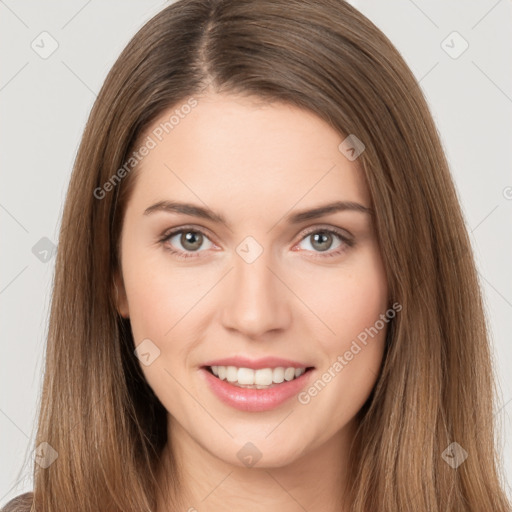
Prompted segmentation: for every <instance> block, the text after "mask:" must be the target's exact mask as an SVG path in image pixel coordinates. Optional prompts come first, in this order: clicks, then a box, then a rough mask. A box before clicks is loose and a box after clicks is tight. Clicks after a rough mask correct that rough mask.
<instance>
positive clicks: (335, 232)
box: [159, 226, 355, 259]
mask: <svg viewBox="0 0 512 512" xmlns="http://www.w3.org/2000/svg"><path fill="white" fill-rule="evenodd" d="M188 232H191V233H201V234H202V235H203V236H205V237H206V238H208V240H209V236H208V235H207V233H205V232H204V231H203V230H201V229H198V228H195V227H188V226H182V227H180V228H178V229H174V230H172V231H170V232H168V233H166V234H165V235H164V236H163V237H162V238H160V240H159V242H160V243H161V244H165V243H166V242H168V241H169V240H170V239H171V238H172V237H173V236H174V235H177V234H180V233H188ZM315 233H326V234H332V235H335V236H337V237H338V238H339V239H340V240H341V242H342V244H343V245H341V246H340V247H338V249H336V250H335V251H331V252H326V253H325V254H322V253H320V252H317V254H318V256H314V257H320V258H328V257H334V256H338V255H340V254H341V253H343V252H345V251H346V250H347V249H349V248H351V247H353V246H354V245H355V242H354V240H352V239H350V238H348V237H347V236H345V235H344V234H343V233H342V232H341V231H340V230H338V229H335V228H321V227H315V228H314V229H311V230H309V231H307V232H306V233H304V235H303V237H302V238H301V239H300V242H302V240H304V239H306V238H307V237H308V236H310V235H313V234H315ZM164 247H165V250H166V251H169V252H170V253H171V254H174V255H175V256H177V257H178V258H181V259H187V258H197V257H198V256H197V255H196V253H187V252H184V251H177V250H176V249H172V248H171V247H170V246H168V245H164ZM200 252H202V251H200Z"/></svg>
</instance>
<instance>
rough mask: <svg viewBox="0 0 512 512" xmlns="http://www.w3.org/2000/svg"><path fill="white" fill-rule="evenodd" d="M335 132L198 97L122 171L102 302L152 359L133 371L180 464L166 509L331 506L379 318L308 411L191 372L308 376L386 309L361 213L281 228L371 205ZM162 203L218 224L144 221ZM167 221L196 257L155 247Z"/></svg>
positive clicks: (252, 103) (228, 98) (177, 244)
mask: <svg viewBox="0 0 512 512" xmlns="http://www.w3.org/2000/svg"><path fill="white" fill-rule="evenodd" d="M175 108H176V107H173V108H172V109H170V110H169V111H168V112H165V113H164V114H163V115H162V116H161V117H160V118H159V119H157V120H156V121H155V123H154V124H153V125H152V126H151V127H150V128H149V130H148V132H147V134H151V132H152V130H153V129H154V128H155V127H157V126H158V125H159V124H160V123H161V122H163V121H165V120H168V119H169V116H170V114H171V112H172V111H174V109H175ZM147 134H146V135H147ZM343 139H344V137H343V136H341V135H340V134H339V133H337V132H336V131H335V130H333V128H331V127H330V126H329V125H328V124H326V123H325V122H324V121H323V120H321V119H319V118H318V117H317V116H315V115H314V114H312V113H310V112H308V111H305V110H301V109H299V108H297V107H293V106H289V105H286V104H282V103H272V104H269V103H265V102H263V101H261V100H256V99H248V98H242V97H238V96H232V95H213V94H210V95H208V96H205V97H201V98H199V101H198V105H197V106H196V107H195V108H193V109H192V111H191V112H190V113H189V114H188V115H186V116H184V118H183V119H180V122H179V124H178V125H176V126H175V127H174V129H173V130H172V131H170V132H169V133H168V134H166V135H165V137H164V138H163V140H162V141H161V142H159V143H158V145H157V146H156V147H155V148H154V149H152V150H151V151H150V152H149V154H148V155H147V156H146V157H145V158H144V159H143V160H142V162H141V164H140V165H139V168H138V169H137V172H139V173H140V175H139V176H138V180H137V182H136V185H135V188H134V191H133V195H132V196H131V198H130V200H129V202H128V204H127V208H126V211H125V215H124V222H123V228H122V233H121V270H122V276H117V277H116V279H117V283H118V290H119V302H118V309H119V312H120V314H122V315H123V316H124V317H127V318H128V317H129V318H130V322H131V327H132V332H133V336H134V340H135V345H138V344H139V343H141V342H142V340H144V339H146V338H149V339H150V340H151V341H152V343H154V345H156V346H157V347H158V349H159V350H160V355H159V357H157V358H156V359H155V360H154V361H153V362H152V363H151V364H150V365H149V366H144V365H142V369H143V371H144V374H145V377H146V378H147V381H148V383H149V384H150V386H151V387H152V389H153V390H154V391H155V393H156V395H157V396H158V398H159V399H160V401H161V402H162V404H163V405H164V406H165V408H166V410H167V411H168V413H169V414H168V429H169V439H171V443H172V446H173V452H172V456H173V457H175V458H176V460H177V461H178V462H179V464H180V465H181V467H182V473H181V474H182V480H183V487H182V488H181V490H180V492H179V494H178V496H177V497H175V498H177V499H178V500H179V502H180V504H181V505H182V508H180V510H189V509H191V510H194V509H192V507H194V508H195V509H197V510H199V511H212V512H213V511H220V510H223V511H224V510H236V509H241V510H245V511H249V512H251V511H266V512H269V511H279V512H291V511H299V510H304V509H306V510H309V511H315V510H322V511H323V512H326V511H334V510H336V511H339V510H343V509H344V505H343V498H344V497H343V495H342V492H341V488H342V485H343V483H345V481H346V478H347V475H349V473H350V468H349V467H348V466H347V462H346V461H347V457H348V452H349V449H350V444H351V442H352V440H353V436H354V433H355V429H356V427H357V423H356V419H355V416H356V414H357V412H358V411H359V410H360V408H361V406H362V405H363V404H364V403H365V401H366V399H367V398H368V396H369V394H370V392H371V390H372V389H373V387H374V385H375V381H376V375H377V374H378V372H379V368H380V365H381V362H382V357H383V351H384V343H385V334H386V328H387V324H386V325H385V327H384V328H382V329H381V330H380V331H379V333H378V335H376V336H374V337H373V338H370V341H369V342H368V344H367V345H366V346H365V347H364V348H363V349H362V350H361V351H360V352H359V353H358V354H357V355H355V356H354V358H353V359H352V360H351V361H350V362H348V364H347V365H346V366H344V368H343V370H342V371H340V372H338V373H337V374H336V376H335V377H334V378H332V380H331V381H330V382H329V383H328V384H327V385H326V386H325V387H324V388H323V389H322V390H321V392H319V393H318V394H317V396H315V397H312V398H311V401H310V402H309V403H308V404H301V403H299V401H298V400H297V397H293V398H291V399H290V400H288V401H287V402H285V403H284V404H282V405H281V406H279V407H277V408H276V409H273V410H270V411H265V412H245V411H239V410H236V409H233V408H231V407H229V406H228V405H225V404H224V403H222V402H221V401H220V400H219V399H218V398H217V397H216V395H214V394H213V393H212V392H211V390H210V389H209V387H208V386H206V384H205V382H204V379H203V378H201V375H200V370H199V368H200V367H201V366H202V365H203V364H204V363H205V362H206V361H208V360H212V359H218V358H221V357H227V356H232V355H233V356H234V355H245V356H248V357H250V358H252V359H255V358H259V357H264V356H267V355H272V356H277V357H283V358H287V359H293V360H296V361H300V362H304V363H307V366H314V367H315V369H314V370H313V372H314V376H310V379H311V380H310V381H309V382H310V383H314V382H315V380H317V379H318V378H320V377H321V375H322V373H323V372H325V371H327V370H328V369H329V367H332V365H333V363H334V362H335V361H336V360H337V358H338V356H340V355H343V354H344V353H345V352H346V351H347V350H348V349H349V348H350V346H351V343H352V341H353V340H354V339H356V337H357V336H358V334H360V333H361V332H362V331H364V329H365V328H368V327H370V326H373V325H374V324H375V322H376V321H377V320H378V319H379V315H381V314H383V313H385V312H386V310H387V309H388V308H389V307H390V305H389V303H388V300H387V297H388V288H387V281H386V276H385V272H384V267H383V264H382V260H381V256H380V252H379V247H378V243H377V238H376V233H375V230H374V226H373V223H372V219H371V216H370V215H367V214H364V213H360V212H356V211H348V210H347V211H341V212H336V213H331V214H328V215H325V216H323V217H321V218H319V219H314V220H309V221H305V222H302V223H301V224H298V225H292V224H289V223H287V222H286V221H285V217H286V216H287V215H288V214H290V213H295V212H297V211H299V210H306V209H311V208H313V207H317V206H319V205H323V204H325V203H328V202H332V201H336V200H347V201H354V202H357V203H360V204H362V205H364V206H366V207H369V208H370V207H371V201H370V196H369V193H368V190H367V187H366V183H365V180H364V176H363V174H362V171H361V169H360V168H359V166H358V162H357V160H355V161H349V160H348V159H347V158H346V157H345V156H344V155H343V154H342V153H341V152H340V151H339V149H338V145H339V144H340V143H341V142H342V140H343ZM171 199H172V200H176V201H184V202H185V201H186V202H191V203H194V204H197V205H199V206H203V207H204V206H205V205H206V206H208V207H209V208H210V209H212V210H213V211H215V212H219V213H221V214H222V215H224V216H225V217H226V219H227V220H228V222H229V223H230V224H231V229H228V228H227V227H226V226H224V225H222V224H218V223H215V222H213V221H210V220H206V219H203V218H198V217H194V216H189V215H184V214H181V213H169V212H155V213H153V214H151V215H144V211H145V209H146V208H148V207H149V206H151V205H153V204H154V203H157V202H159V201H162V200H171ZM180 226H187V227H188V228H190V227H192V228H194V229H200V230H202V231H204V232H205V235H206V236H205V237H204V238H203V243H202V245H201V240H199V241H196V242H194V243H195V244H196V245H195V247H199V249H197V250H196V251H194V250H193V249H192V250H191V249H190V247H191V245H190V244H189V245H187V244H186V240H185V239H184V238H182V237H181V234H178V235H174V236H173V237H172V239H170V240H168V241H166V242H161V241H160V240H161V239H162V238H163V237H164V236H165V234H166V232H168V231H169V230H170V229H171V228H178V227H180ZM314 227H318V231H321V230H322V228H324V229H325V228H339V229H340V230H342V232H343V233H344V234H346V235H349V236H350V237H351V238H352V239H353V240H354V241H355V245H354V246H352V247H349V246H347V245H346V244H345V243H344V242H343V241H342V240H340V239H339V238H337V236H336V235H333V238H332V240H331V245H330V246H329V241H327V242H324V245H323V246H322V245H321V243H320V244H319V243H318V242H317V243H315V240H314V237H313V234H312V233H308V234H307V235H305V232H306V228H314ZM314 233H315V232H314ZM249 235H250V236H252V237H253V238H254V239H255V240H256V241H257V242H258V243H259V244H260V246H261V247H262V248H263V252H262V254H261V255H260V256H259V257H258V258H257V259H256V260H255V261H254V262H253V263H251V264H248V263H247V262H246V261H245V260H244V259H243V258H242V257H240V256H239V255H238V253H237V252H236V249H237V246H238V245H239V244H240V243H241V242H242V240H244V238H245V237H246V236H249ZM199 236H200V235H199ZM320 242H321V240H320ZM184 244H185V245H184ZM192 246H194V245H193V244H192ZM340 246H341V247H343V246H345V250H343V251H342V252H341V253H340V254H338V255H336V256H333V257H329V256H327V255H326V254H329V253H331V254H332V253H335V252H336V251H337V250H338V249H339V248H340ZM166 247H172V248H174V249H175V250H178V251H182V252H188V254H192V257H190V258H188V259H180V258H178V257H177V256H176V255H174V254H172V253H170V252H169V251H168V250H166ZM322 247H324V248H326V250H325V251H322ZM247 442H251V443H253V444H254V445H255V446H256V447H257V449H258V450H259V452H260V453H261V459H260V460H259V461H258V463H257V464H256V465H255V466H254V467H246V466H245V465H244V463H243V462H242V461H241V460H240V459H239V458H238V457H237V452H239V450H240V449H241V448H242V447H243V446H244V445H246V443H247ZM170 455H171V451H170V449H167V450H166V451H165V453H164V456H166V457H168V456H170ZM320 475H321V477H320ZM160 477H161V478H162V479H165V478H168V475H165V473H163V472H161V474H160ZM166 510H171V507H170V505H169V501H168V497H164V496H159V497H158V512H163V511H166Z"/></svg>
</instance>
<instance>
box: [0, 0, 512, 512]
mask: <svg viewBox="0 0 512 512" xmlns="http://www.w3.org/2000/svg"><path fill="white" fill-rule="evenodd" d="M493 386H494V384H493V376H492V367H491V358H490V353H489V345H488V338H487V330H486V323H485V318H484V313H483V307H482V299H481V292H480V290H479V286H478V281H477V275H476V269H475V264H474V261H473V256H472V252H471V246H470V242H469V239H468V235H467V231H466V228H465V225H464V219H463V216H462V214H461V209H460V206H459V204H458V200H457V196H456V192H455V189H454V186H453V182H452V179H451V177H450V173H449V169H448V165H447V162H446V159H445V156H444V154H443V150H442V147H441V143H440V141H439V137H438V134H437V131H436V128H435V125H434V123H433V120H432V117H431V115H430V113H429V110H428V108H427V105H426V102H425V99H424V97H423V95H422V92H421V90H420V89H419V87H418V86H417V84H416V81H415V79H414V76H413V75H412V73H411V72H410V70H409V69H408V67H407V65H406V64H405V62H404V61H403V59H402V58H401V57H400V55H399V54H398V52H397V51H396V49H395V48H394V47H393V46H392V44H391V43H390V41H389V40H388V39H387V38H386V37H385V36H384V35H383V34H382V32H380V31H379V30H378V29H377V28H376V27H375V26H374V25H373V24H372V23H371V22H370V21H369V20H368V19H366V18H365V17H364V16H363V15H361V14H360V13H359V12H357V11H356V10H355V9H354V8H353V7H351V6H350V5H349V4H346V3H344V2H341V1H339V0H322V1H319V2H302V1H297V0H292V1H289V0H287V1H284V0H279V1H269V0H265V1H263V0H257V1H254V0H250V1H249V0H241V1H240V0H239V1H219V0H217V1H213V0H211V1H208V0H190V1H189V0H181V1H178V2H176V3H174V4H172V5H170V6H169V7H167V8H165V9H164V10H163V11H161V12H160V13H159V14H158V15H157V16H155V17H154V18H153V19H152V20H150V21H149V22H148V23H147V24H146V25H145V26H144V27H143V28H142V29H141V30H140V31H139V32H138V33H137V34H136V36H135V37H134V38H133V40H132V41H131V42H130V43H129V44H128V46H127V48H126V49H125V50H124V51H123V53H122V54H121V56H120V57H119V59H118V60H117V62H116V63H115V65H114V67H113V69H112V70H111V72H110V73H109V75H108V77H107V79H106V81H105V84H104V86H103V88H102V90H101V92H100V94H99V96H98V98H97V101H96V103H95V105H94V108H93V110H92V113H91V116H90V119H89V121H88V124H87V126H86V129H85V133H84V136H83V140H82V143H81V146H80V149H79V152H78V156H77V160H76V163H75V168H74V171H73V174H72V178H71V182H70V186H69V190H68V194H67V198H66V204H65V209H64V214H63V219H62V227H61V234H60V241H59V247H58V255H57V262H56V275H55V283H54V292H53V299H52V307H51V317H50V330H49V338H48V349H47V354H46V372H45V380H44V387H43V395H42V405H41V411H40V416H39V428H38V435H37V441H36V446H37V454H38V456H37V458H36V464H35V473H34V479H35V480H34V482H35V488H34V492H33V493H28V494H26V495H23V496H22V497H19V498H18V499H17V501H16V500H14V501H13V502H11V503H10V504H8V505H7V506H6V507H5V509H4V510H30V507H31V506H32V505H33V506H34V509H35V510H37V511H38V512H40V511H41V512H43V511H54V510H80V511H93V510H94V511H103V510H105V511H107V510H108V511H115V510H118V511H128V510H133V511H141V510H151V511H158V512H165V511H171V510H172V511H174V510H209V511H216V510H226V509H228V510H231V509H235V508H236V509H241V510H246V511H254V510H262V509H266V510H279V511H281V512H282V511H283V510H284V511H288V510H299V509H305V510H311V511H312V510H324V511H326V510H327V511H334V510H338V511H339V510H342V511H353V512H363V511H365V512H370V511H377V510H378V511H380V512H384V511H386V512H387V511H389V512H391V511H393V512H395V511H402V510H404V511H405V510H415V511H421V512H427V511H428V512H433V511H441V510H464V511H483V510H485V511H487V510H489V511H490V510H492V511H507V510H510V504H509V503H508V502H507V499H506V496H505V494H504V492H503V490H502V489H501V483H500V478H499V472H498V469H499V464H498V457H497V454H496V453H495V446H494V429H493V414H492V413H493V399H494V388H493Z"/></svg>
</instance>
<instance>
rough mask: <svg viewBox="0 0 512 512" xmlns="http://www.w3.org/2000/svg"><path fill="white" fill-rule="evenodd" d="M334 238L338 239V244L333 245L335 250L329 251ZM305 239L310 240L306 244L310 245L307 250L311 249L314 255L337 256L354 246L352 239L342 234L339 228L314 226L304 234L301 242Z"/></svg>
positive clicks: (334, 240)
mask: <svg viewBox="0 0 512 512" xmlns="http://www.w3.org/2000/svg"><path fill="white" fill-rule="evenodd" d="M336 239H337V240H338V244H337V245H335V246H334V249H336V250H334V251H331V250H330V249H332V247H333V244H335V243H336ZM307 240H310V242H309V243H308V244H307V245H309V247H311V249H308V248H307V250H312V252H314V253H316V254H315V255H314V256H315V257H316V256H320V257H324V256H326V257H329V256H338V255H339V254H341V253H342V252H344V251H346V250H347V249H349V248H350V247H353V246H354V240H352V239H351V238H349V237H348V236H346V235H345V234H343V233H342V232H341V230H338V229H335V228H318V227H316V228H314V229H312V230H310V231H308V232H307V233H306V234H305V235H304V237H303V238H302V240H301V243H302V242H304V241H307ZM322 253H325V254H322Z"/></svg>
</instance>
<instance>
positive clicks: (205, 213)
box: [144, 201, 374, 228]
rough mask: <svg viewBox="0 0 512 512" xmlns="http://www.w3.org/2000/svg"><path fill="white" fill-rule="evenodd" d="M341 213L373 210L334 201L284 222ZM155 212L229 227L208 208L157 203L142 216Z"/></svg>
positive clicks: (172, 202) (292, 222) (290, 216)
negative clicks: (198, 218) (205, 220)
mask: <svg viewBox="0 0 512 512" xmlns="http://www.w3.org/2000/svg"><path fill="white" fill-rule="evenodd" d="M342 211H354V212H359V213H363V214H368V215H370V216H372V215H373V213H374V212H373V209H372V208H368V207H367V206H363V205H362V204H360V203H356V202H354V201H335V202H333V203H328V204H324V205H321V206H317V207H315V208H312V209H308V210H301V211H298V212H294V213H291V214H289V215H288V216H287V217H285V220H286V221H287V222H288V223H290V224H299V223H301V222H305V221H307V220H312V219H317V218H319V217H323V216H324V215H329V214H332V213H336V212H342ZM155 212H167V213H182V214H184V215H190V216H193V217H200V218H202V219H207V220H210V221H212V222H215V223H218V224H224V225H225V226H227V227H228V228H229V227H230V225H229V223H228V222H227V220H226V218H225V217H224V216H223V215H222V214H220V213H216V212H214V211H212V210H210V209H209V208H205V207H202V206H198V205H195V204H192V203H182V202H179V201H159V202H158V203H155V204H154V205H152V206H149V207H148V208H146V210H144V215H151V214H152V213H155Z"/></svg>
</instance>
